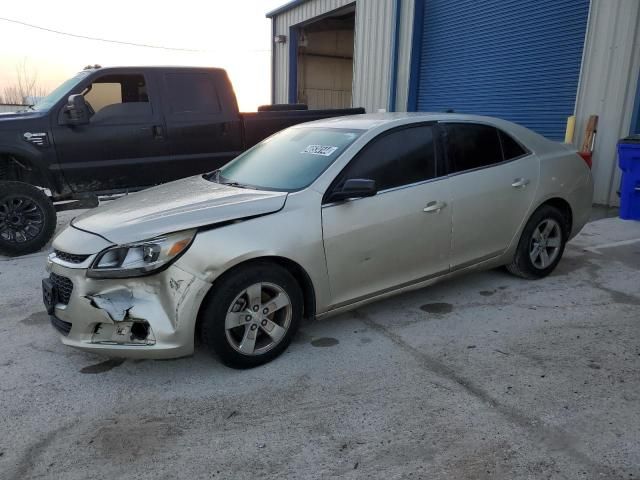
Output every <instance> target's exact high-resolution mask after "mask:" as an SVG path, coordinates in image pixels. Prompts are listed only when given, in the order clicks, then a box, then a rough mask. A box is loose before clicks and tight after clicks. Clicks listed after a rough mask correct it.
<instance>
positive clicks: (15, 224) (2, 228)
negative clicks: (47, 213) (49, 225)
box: [0, 195, 44, 243]
mask: <svg viewBox="0 0 640 480" xmlns="http://www.w3.org/2000/svg"><path fill="white" fill-rule="evenodd" d="M43 227H44V212H43V211H42V209H41V208H40V207H39V206H38V204H37V203H36V202H34V201H33V200H32V199H31V198H29V197H26V196H21V195H15V196H9V197H5V198H4V199H2V201H1V202H0V239H2V240H4V241H7V242H12V243H25V242H28V241H30V240H33V239H34V238H37V237H38V235H40V233H41V232H42V229H43Z"/></svg>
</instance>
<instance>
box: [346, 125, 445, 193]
mask: <svg viewBox="0 0 640 480" xmlns="http://www.w3.org/2000/svg"><path fill="white" fill-rule="evenodd" d="M435 176H436V155H435V143H434V140H433V127H431V126H428V125H426V126H424V125H423V126H419V127H411V128H403V129H402V130H396V131H394V132H391V133H387V134H384V135H383V136H381V137H378V138H375V139H373V140H372V141H371V142H370V143H369V144H368V145H367V146H366V147H364V149H362V151H361V152H360V153H359V154H358V156H357V157H356V158H355V159H353V160H352V161H351V163H350V164H349V165H348V166H347V167H346V169H345V170H344V171H343V173H342V175H341V176H340V178H341V182H344V181H345V180H348V179H350V178H368V179H371V180H375V182H376V187H377V188H378V190H386V189H389V188H394V187H399V186H402V185H409V184H411V183H417V182H421V181H424V180H429V179H431V178H434V177H435Z"/></svg>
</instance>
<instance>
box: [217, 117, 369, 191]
mask: <svg viewBox="0 0 640 480" xmlns="http://www.w3.org/2000/svg"><path fill="white" fill-rule="evenodd" d="M362 132H363V131H362V130H347V129H340V128H312V127H311V128H305V127H302V128H288V129H286V130H283V131H282V132H279V133H277V134H275V135H273V136H271V137H269V138H268V139H266V140H264V141H263V142H261V143H259V144H258V145H256V146H255V147H253V148H252V149H251V150H248V151H247V152H245V153H244V154H242V155H240V156H239V157H237V158H236V159H235V160H233V161H231V162H230V163H228V164H227V165H225V166H224V167H222V168H221V169H220V170H219V171H218V175H216V176H215V179H216V181H219V182H221V183H230V184H236V185H238V186H248V187H252V188H258V189H264V190H280V191H295V190H300V189H302V188H305V187H307V186H309V185H311V183H313V181H314V180H315V179H316V178H318V177H319V176H320V174H321V173H322V172H324V170H325V169H326V168H327V167H328V166H329V165H331V164H332V163H333V162H334V161H335V160H336V159H337V158H338V157H339V156H340V154H341V153H342V152H343V151H344V150H345V149H346V148H347V147H348V146H349V145H351V144H352V143H353V142H354V141H355V140H356V138H358V137H359V136H360V135H361V134H362Z"/></svg>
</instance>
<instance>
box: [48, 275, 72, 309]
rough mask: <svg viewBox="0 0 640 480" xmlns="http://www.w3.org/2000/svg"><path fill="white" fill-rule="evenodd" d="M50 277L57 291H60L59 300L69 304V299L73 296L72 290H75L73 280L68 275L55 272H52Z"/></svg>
mask: <svg viewBox="0 0 640 480" xmlns="http://www.w3.org/2000/svg"><path fill="white" fill-rule="evenodd" d="M49 279H50V280H51V281H52V282H53V285H54V286H55V287H56V291H57V293H58V301H59V302H60V303H62V304H63V305H67V304H68V303H69V299H70V298H71V292H73V282H72V281H71V280H69V279H68V278H67V277H63V276H62V275H56V274H55V273H52V274H51V276H50V277H49Z"/></svg>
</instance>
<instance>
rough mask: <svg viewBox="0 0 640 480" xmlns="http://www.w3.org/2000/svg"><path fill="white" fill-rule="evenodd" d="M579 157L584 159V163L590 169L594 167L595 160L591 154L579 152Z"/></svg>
mask: <svg viewBox="0 0 640 480" xmlns="http://www.w3.org/2000/svg"><path fill="white" fill-rule="evenodd" d="M578 155H580V156H581V157H582V159H583V160H584V163H586V164H587V166H588V167H589V168H591V167H592V166H593V158H592V154H591V152H578Z"/></svg>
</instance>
